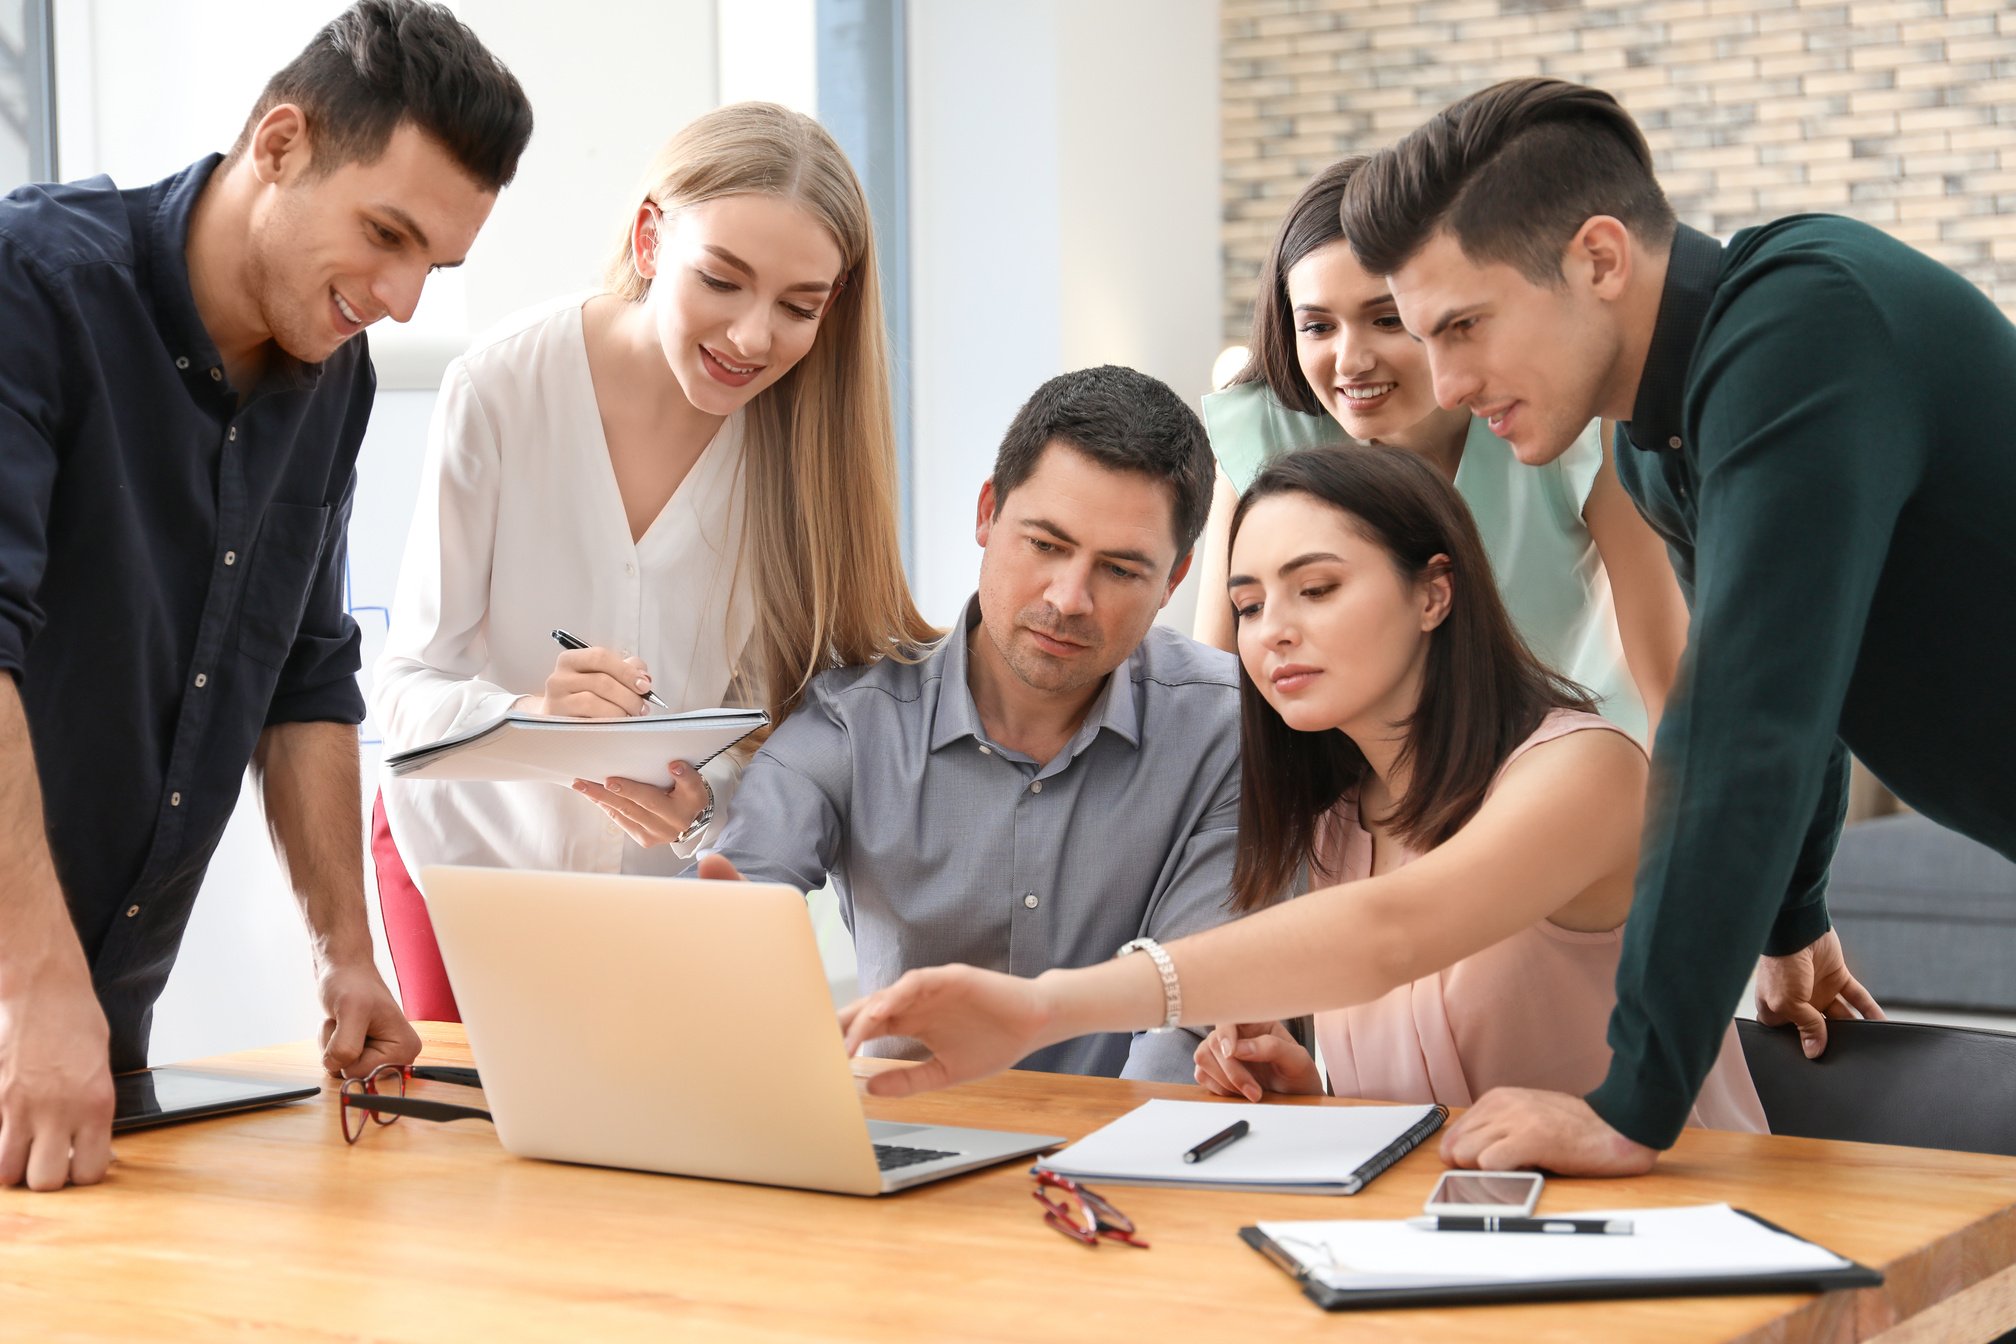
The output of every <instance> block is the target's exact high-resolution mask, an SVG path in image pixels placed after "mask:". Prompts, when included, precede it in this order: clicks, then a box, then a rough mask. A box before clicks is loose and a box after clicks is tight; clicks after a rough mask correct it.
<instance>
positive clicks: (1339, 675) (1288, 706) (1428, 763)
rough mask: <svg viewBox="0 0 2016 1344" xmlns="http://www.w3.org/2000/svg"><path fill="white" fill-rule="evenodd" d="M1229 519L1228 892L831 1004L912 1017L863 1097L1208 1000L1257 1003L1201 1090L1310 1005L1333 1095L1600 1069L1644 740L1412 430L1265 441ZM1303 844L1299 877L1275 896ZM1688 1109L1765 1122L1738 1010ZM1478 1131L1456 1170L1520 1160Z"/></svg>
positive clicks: (1288, 1060) (899, 1092) (1263, 1066)
mask: <svg viewBox="0 0 2016 1344" xmlns="http://www.w3.org/2000/svg"><path fill="white" fill-rule="evenodd" d="M1232 528H1233V541H1232V547H1231V552H1230V553H1231V557H1232V563H1231V571H1232V572H1231V576H1230V581H1229V584H1228V588H1229V591H1230V593H1231V597H1232V603H1233V606H1234V607H1235V609H1236V614H1237V619H1238V642H1239V656H1240V661H1241V663H1242V665H1243V667H1244V672H1245V677H1244V702H1243V714H1244V719H1243V723H1242V747H1243V756H1244V760H1243V765H1242V770H1243V775H1242V796H1241V798H1240V816H1239V854H1238V859H1237V863H1236V868H1235V871H1234V874H1233V884H1234V893H1233V897H1232V899H1233V902H1234V904H1235V905H1236V906H1237V907H1238V908H1239V909H1240V910H1242V911H1250V912H1251V913H1250V914H1247V915H1246V917H1245V918H1243V919H1236V920H1233V921H1232V922H1231V923H1229V924H1225V925H1223V926H1221V927H1219V928H1215V929H1211V930H1208V931H1207V932H1204V933H1200V934H1195V935H1192V936H1191V937H1188V938H1184V939H1181V940H1180V941H1177V942H1173V943H1171V944H1169V945H1168V946H1167V947H1159V946H1153V945H1144V944H1151V942H1152V940H1136V941H1135V942H1134V943H1130V944H1129V945H1128V946H1127V947H1126V948H1124V949H1122V951H1123V952H1127V951H1134V950H1136V949H1137V948H1139V950H1140V951H1141V953H1142V955H1137V956H1124V955H1123V956H1120V957H1117V958H1115V959H1114V960H1112V961H1108V962H1103V963H1100V964H1098V965H1093V966H1084V967H1077V968H1073V969H1068V970H1066V969H1058V970H1052V971H1046V972H1044V973H1043V974H1042V975H1039V976H1037V977H1035V978H1034V979H1023V978H1019V977H1016V976H1011V975H1002V974H999V973H996V972H993V971H983V970H979V969H977V968H975V967H971V966H933V967H929V968H927V969H921V970H913V971H911V972H909V973H908V974H906V975H905V976H903V978H902V979H900V980H898V981H897V982H896V983H895V984H893V985H891V986H889V987H888V988H886V989H883V990H880V991H878V992H877V993H875V994H872V995H869V996H868V997H867V998H865V999H862V1000H859V1001H857V1002H855V1003H853V1004H850V1005H849V1006H848V1007H847V1008H845V1009H843V1010H842V1011H841V1024H842V1026H843V1027H844V1029H845V1030H846V1033H847V1045H848V1047H849V1049H858V1048H859V1047H860V1046H861V1045H862V1044H864V1043H865V1042H867V1041H870V1040H874V1039H877V1038H879V1037H882V1036H905V1037H910V1038H912V1039H914V1040H918V1041H921V1042H922V1043H923V1044H924V1046H925V1047H926V1048H927V1049H929V1050H930V1052H931V1058H930V1059H928V1060H926V1061H924V1062H923V1063H922V1064H920V1065H919V1066H917V1067H916V1068H912V1069H900V1070H891V1071H889V1072H886V1073H881V1074H877V1075H876V1076H875V1077H874V1078H872V1079H870V1080H869V1083H868V1090H869V1091H870V1092H871V1093H873V1094H875V1095H877V1096H904V1095H908V1094H909V1093H912V1092H918V1091H923V1090H925V1089H928V1088H933V1087H944V1086H947V1085H949V1084H951V1083H958V1082H964V1081H966V1080H968V1079H971V1078H978V1077H982V1076H984V1075H986V1074H988V1073H992V1072H994V1071H996V1070H998V1069H1004V1068H1007V1067H1009V1066H1010V1065H1012V1064H1014V1063H1015V1061H1017V1060H1019V1059H1022V1058H1025V1057H1026V1056H1027V1055H1029V1054H1030V1052H1032V1051H1034V1050H1038V1049H1041V1048H1042V1047H1043V1046H1045V1045H1049V1044H1051V1043H1052V1042H1055V1041H1062V1040H1069V1039H1070V1038H1072V1037H1074V1036H1080V1035H1084V1034H1086V1033H1088V1032H1095V1031H1132V1030H1140V1029H1143V1028H1152V1027H1155V1026H1158V1025H1160V1026H1176V1025H1180V1024H1184V1023H1211V1022H1218V1023H1237V1022H1246V1023H1261V1024H1265V1025H1264V1026H1251V1027H1243V1028H1235V1027H1226V1028H1222V1029H1219V1030H1216V1031H1214V1032H1213V1034H1212V1036H1211V1037H1210V1039H1209V1040H1208V1042H1207V1049H1205V1050H1203V1051H1200V1053H1199V1059H1198V1067H1199V1076H1200V1077H1201V1078H1203V1079H1205V1080H1207V1081H1208V1082H1210V1083H1211V1084H1212V1085H1213V1086H1215V1087H1216V1088H1217V1089H1218V1090H1220V1091H1225V1092H1240V1093H1244V1094H1245V1095H1248V1096H1254V1095H1257V1094H1258V1092H1257V1090H1276V1091H1304V1090H1306V1091H1321V1090H1322V1088H1323V1080H1322V1079H1321V1078H1320V1077H1319V1076H1318V1074H1317V1072H1316V1067H1315V1064H1314V1061H1312V1060H1311V1059H1310V1057H1309V1055H1308V1053H1307V1052H1306V1051H1303V1050H1302V1049H1301V1048H1300V1047H1299V1046H1295V1045H1293V1043H1292V1042H1291V1041H1290V1040H1289V1039H1288V1038H1287V1035H1286V1033H1285V1032H1282V1031H1280V1030H1279V1029H1278V1028H1277V1027H1276V1025H1275V1023H1274V1019H1276V1018H1285V1017H1292V1016H1296V1015H1299V1014H1302V1013H1308V1012H1317V1013H1319V1014H1321V1015H1322V1016H1321V1022H1322V1027H1321V1029H1320V1037H1321V1039H1322V1041H1323V1043H1324V1045H1325V1047H1326V1048H1325V1052H1324V1053H1325V1057H1326V1061H1327V1062H1328V1064H1329V1065H1330V1068H1331V1070H1332V1082H1333V1083H1334V1084H1335V1085H1336V1090H1337V1091H1338V1092H1340V1093H1354V1092H1355V1093H1358V1094H1359V1095H1363V1096H1373V1097H1395V1098H1407V1099H1410V1100H1421V1101H1426V1100H1430V1099H1433V1100H1437V1101H1443V1102H1448V1103H1452V1104H1462V1103H1466V1102H1470V1101H1473V1100H1481V1094H1482V1093H1483V1092H1484V1091H1485V1090H1486V1089H1487V1088H1492V1087H1506V1086H1514V1087H1518V1088H1567V1089H1574V1090H1585V1089H1587V1088H1590V1087H1593V1086H1594V1085H1595V1084H1596V1082H1597V1081H1598V1080H1599V1079H1601V1077H1602V1076H1603V1073H1604V1067H1605V1063H1606V1061H1607V1057H1608V1049H1607V1046H1606V1045H1605V1043H1604V1032H1605V1026H1606V1022H1607V1019H1608V1018H1609V1015H1610V1012H1611V1009H1612V1007H1613V1004H1614V1000H1613V997H1612V992H1611V978H1612V975H1613V974H1614V972H1615V969H1616V966H1617V959H1618V954H1619V949H1620V946H1621V938H1620V930H1621V927H1622V925H1623V923H1624V918H1625V916H1626V914H1628V913H1629V910H1630V905H1631V883H1632V874H1633V870H1634V868H1635V867H1636V865H1637V860H1638V837H1639V828H1640V818H1641V815H1642V813H1643V811H1644V807H1645V788H1646V773H1647V772H1646V762H1645V756H1644V753H1643V752H1641V751H1640V750H1639V748H1638V746H1637V744H1636V743H1635V742H1633V741H1632V740H1631V739H1630V738H1628V737H1626V736H1625V735H1624V734H1622V733H1619V732H1617V731H1616V730H1614V729H1612V728H1611V727H1610V726H1609V725H1608V724H1607V723H1605V722H1604V721H1602V720H1600V719H1597V718H1595V717H1594V716H1593V715H1591V714H1590V712H1589V711H1590V708H1591V704H1590V701H1589V698H1588V696H1587V694H1586V693H1585V692H1583V691H1582V690H1581V688H1580V687H1577V686H1574V685H1572V684H1570V683H1567V682H1565V681H1563V680H1562V679H1561V678H1559V677H1558V676H1556V675H1555V674H1553V673H1552V672H1550V671H1548V670H1547V669H1546V667H1544V666H1543V665H1542V664H1540V663H1539V662H1538V661H1537V660H1535V658H1534V657H1533V655H1532V654H1531V653H1530V652H1529V651H1528V650H1527V649H1526V647H1525V646H1524V645H1523V644H1522V643H1520V641H1519V639H1518V637H1517V635H1515V634H1514V633H1513V629H1512V625H1511V621H1510V619H1509V618H1508V617H1507V616H1506V614H1505V608H1504V605H1503V603H1502V602H1501V601H1500V599H1499V597H1498V592H1497V587H1496V585H1495V584H1494V583H1493V582H1492V577H1491V571H1490V567H1489V562H1488V561H1487V560H1486V558H1485V556H1484V551H1483V548H1482V545H1481V543H1480V542H1479V541H1478V538H1477V530H1476V527H1475V525H1474V524H1473V523H1472V522H1471V519H1470V516H1469V514H1468V513H1467V512H1466V511H1465V509H1464V507H1463V504H1462V501H1461V500H1460V499H1459V498H1458V497H1457V495H1456V493H1455V490H1454V487H1452V486H1451V485H1450V484H1449V482H1448V481H1447V480H1446V479H1445V478H1443V477H1442V476H1441V475H1439V474H1438V473H1437V472H1436V471H1435V470H1434V468H1432V467H1430V466H1428V465H1427V464H1426V463H1425V462H1423V461H1422V460H1421V459H1420V458H1418V457H1416V456H1414V455H1413V454H1411V453H1408V452H1406V451H1404V450H1401V449H1391V448H1359V449H1353V450H1342V449H1324V448H1317V449H1311V450H1309V451H1306V452H1302V453H1293V454H1290V455H1288V456H1285V457H1282V458H1280V459H1278V460H1277V461H1275V462H1274V463H1273V464H1271V465H1270V466H1268V467H1267V468H1266V469H1265V470H1264V471H1263V472H1262V473H1261V474H1260V476H1259V477H1258V478H1256V479H1255V481H1254V482H1253V484H1252V486H1251V487H1250V488H1249V489H1248V490H1247V493H1246V496H1245V498H1244V500H1243V501H1242V502H1241V504H1240V506H1239V509H1238V512H1237V513H1236V515H1235V517H1234V521H1233V524H1232ZM1304 863H1307V864H1308V865H1309V867H1310V869H1311V870H1312V872H1313V873H1314V875H1315V879H1316V882H1315V885H1316V886H1317V887H1318V889H1317V890H1314V891H1311V892H1310V893H1309V894H1308V895H1306V896H1301V897H1298V898H1296V899H1294V900H1280V899H1279V897H1280V896H1281V895H1282V894H1283V893H1285V892H1286V891H1288V889H1289V887H1290V885H1291V883H1292V882H1293V880H1294V877H1295V875H1296V872H1297V870H1298V868H1299V867H1300V866H1301V865H1303V864H1304ZM1261 907H1265V908H1261ZM1256 1089H1257V1090H1256ZM1696 1116H1697V1118H1698V1119H1700V1120H1703V1121H1706V1122H1708V1123H1712V1124H1716V1125H1721V1126H1727V1127H1731V1128H1743V1129H1753V1130H1761V1129H1763V1128H1764V1118H1763V1112H1762V1108H1761V1107H1760V1106H1759V1105H1758V1102H1757V1096H1756V1093H1755V1091H1754V1089H1752V1087H1751V1086H1750V1079H1749V1075H1748V1074H1747V1073H1746V1072H1745V1070H1744V1067H1743V1060H1742V1056H1741V1054H1740V1052H1739V1050H1738V1048H1737V1046H1736V1039H1735V1033H1734V1032H1733V1031H1731V1032H1730V1033H1729V1034H1728V1036H1727V1037H1726V1038H1725V1040H1724V1043H1723V1048H1722V1052H1721V1055H1720V1058H1719V1060H1718V1062H1717V1064H1716V1066H1715V1069H1714V1071H1713V1073H1712V1075H1711V1077H1710V1080H1709V1084H1708V1086H1707V1088H1706V1089H1705V1090H1704V1092H1703V1095H1702V1101H1701V1103H1700V1105H1699V1107H1698V1108H1697V1111H1696ZM1486 1137H1487V1138H1488V1139H1489V1140H1490V1141H1488V1142H1485V1143H1482V1144H1480V1145H1476V1146H1475V1147H1473V1148H1472V1149H1470V1150H1466V1151H1465V1152H1464V1153H1462V1154H1461V1155H1460V1160H1461V1161H1462V1162H1463V1164H1464V1165H1473V1164H1474V1165H1479V1166H1484V1167H1493V1168H1508V1167H1517V1166H1522V1165H1529V1164H1530V1163H1531V1162H1532V1160H1533V1157H1532V1155H1531V1154H1530V1153H1529V1152H1528V1151H1527V1150H1525V1149H1524V1148H1523V1147H1522V1146H1521V1145H1520V1143H1519V1142H1518V1141H1516V1139H1513V1138H1505V1137H1503V1136H1500V1137H1497V1138H1491V1137H1490V1136H1488V1135H1487V1136H1486ZM1635 1147H1636V1146H1635V1145H1631V1144H1628V1143H1627V1142H1626V1141H1624V1140H1622V1139H1619V1140H1618V1142H1617V1144H1615V1145H1612V1146H1610V1147H1609V1148H1605V1149H1600V1150H1599V1149H1594V1148H1592V1149H1591V1150H1590V1151H1588V1152H1586V1153H1582V1154H1578V1170H1587V1171H1589V1172H1590V1173H1592V1174H1607V1175H1628V1174H1634V1173H1637V1172H1642V1171H1644V1170H1645V1168H1646V1166H1647V1165H1648V1164H1647V1162H1646V1161H1645V1159H1644V1154H1643V1151H1642V1150H1638V1151H1633V1149H1635ZM1444 1156H1445V1157H1446V1158H1449V1159H1451V1160H1459V1155H1458V1154H1455V1153H1453V1152H1451V1151H1450V1150H1449V1149H1448V1148H1447V1146H1446V1145H1445V1147H1444Z"/></svg>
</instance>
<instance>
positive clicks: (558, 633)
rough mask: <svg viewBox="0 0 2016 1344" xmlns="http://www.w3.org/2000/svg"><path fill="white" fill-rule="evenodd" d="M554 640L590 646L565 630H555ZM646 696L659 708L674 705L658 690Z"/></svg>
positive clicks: (568, 646) (570, 646)
mask: <svg viewBox="0 0 2016 1344" xmlns="http://www.w3.org/2000/svg"><path fill="white" fill-rule="evenodd" d="M553 642H554V643H555V644H558V645H559V646H560V647H561V648H563V649H585V648H587V647H588V644H587V641H585V640H582V639H577V638H575V637H574V636H573V635H570V634H568V633H567V632H566V631H565V630H555V631H553ZM644 698H645V699H646V700H648V701H650V702H651V703H652V704H654V705H656V706H658V708H660V709H664V710H669V709H671V708H672V706H670V705H668V704H666V703H665V702H664V701H663V700H660V699H659V698H658V692H656V691H646V692H644Z"/></svg>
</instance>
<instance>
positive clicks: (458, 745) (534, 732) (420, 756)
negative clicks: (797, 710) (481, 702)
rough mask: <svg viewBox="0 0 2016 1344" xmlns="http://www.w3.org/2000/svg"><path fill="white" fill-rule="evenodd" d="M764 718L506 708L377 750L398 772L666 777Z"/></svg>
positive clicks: (747, 713) (665, 780)
mask: <svg viewBox="0 0 2016 1344" xmlns="http://www.w3.org/2000/svg"><path fill="white" fill-rule="evenodd" d="M768 722H770V716H769V715H768V714H766V713H764V712H763V711H762V710H760V709H695V710H688V711H687V712H686V713H683V714H646V715H642V716H640V717H637V718H630V719H567V718H554V717H549V716H546V715H541V714H515V713H514V714H506V715H504V716H503V717H502V718H500V719H496V720H493V721H492V722H490V723H486V724H484V725H483V726H481V727H479V728H475V729H472V730H470V731H469V732H466V733H462V734H459V735H457V736H455V737H450V738H444V739H442V740H441V741H439V742H430V743H428V744H427V745H426V746H424V747H415V748H413V749H412V750H411V751H402V752H399V753H397V754H395V755H392V756H388V757H386V758H385V765H386V767H387V768H388V769H389V770H391V772H392V773H393V774H394V775H395V776H398V777H399V778H402V779H487V780H506V781H509V780H543V781H546V782H549V783H554V784H571V783H573V782H574V781H575V780H577V779H589V780H594V781H595V782H597V783H600V782H601V781H603V780H605V779H609V778H612V777H614V778H621V779H635V780H639V781H641V782H643V783H645V784H653V785H656V786H657V787H659V788H661V789H662V788H668V787H670V786H671V783H672V772H671V768H670V767H671V763H672V762H673V761H685V762H687V763H688V764H691V765H705V764H706V763H707V762H708V761H711V760H713V759H714V758H715V757H716V756H718V755H720V754H721V753H722V752H724V751H726V750H727V749H728V748H730V747H732V746H734V745H735V744H736V743H737V742H740V741H741V740H742V739H743V738H745V737H747V736H749V734H751V733H753V732H755V731H756V730H757V729H759V728H761V727H763V725H765V724H766V723H768Z"/></svg>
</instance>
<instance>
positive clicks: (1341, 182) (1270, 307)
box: [1232, 154, 1365, 415]
mask: <svg viewBox="0 0 2016 1344" xmlns="http://www.w3.org/2000/svg"><path fill="white" fill-rule="evenodd" d="M1364 163H1365V157H1364V156H1363V155H1362V154H1361V155H1356V156H1353V157H1352V158H1348V159H1339V160H1338V161H1337V162H1335V163H1333V164H1331V165H1330V166H1329V167H1328V168H1325V169H1324V170H1323V171H1322V172H1320V173H1318V174H1316V176H1315V177H1313V178H1311V179H1309V185H1308V186H1306V187H1304V188H1302V194H1301V195H1300V196H1297V197H1296V198H1295V204H1293V205H1291V206H1289V207H1288V215H1287V217H1286V218H1285V219H1283V220H1282V221H1281V228H1280V229H1279V231H1277V232H1276V233H1275V235H1274V246H1273V247H1271V248H1269V249H1268V251H1267V260H1266V262H1265V264H1263V265H1262V266H1261V267H1260V284H1259V288H1258V290H1257V291H1256V292H1255V293H1254V295H1253V335H1252V337H1251V338H1250V339H1249V340H1248V341H1247V350H1248V352H1249V353H1248V354H1247V356H1246V367H1245V368H1243V369H1241V370H1239V374H1238V376H1237V377H1235V378H1234V379H1233V380H1232V385H1233V386H1235V387H1236V386H1238V385H1239V384H1241V383H1265V384H1267V390H1268V391H1270V392H1272V393H1273V394H1274V400H1276V401H1278V402H1280V403H1281V404H1282V405H1283V406H1286V407H1287V408H1288V409H1289V410H1291V411H1300V412H1302V413H1303V414H1304V415H1324V414H1326V412H1325V411H1324V409H1323V403H1322V402H1320V401H1318V400H1317V399H1316V393H1315V392H1314V391H1312V390H1311V389H1310V387H1309V380H1308V379H1306V378H1304V377H1303V376H1302V365H1301V363H1300V362H1299V361H1298V360H1297V359H1296V357H1295V313H1294V311H1293V310H1292V309H1291V308H1290V307H1289V306H1288V272H1290V271H1292V270H1294V269H1295V266H1296V264H1297V263H1298V262H1300V261H1301V260H1302V258H1304V257H1306V256H1308V255H1309V254H1310V253H1311V252H1314V251H1315V250H1316V249H1317V248H1319V247H1325V246H1328V245H1329V244H1331V243H1334V242H1338V241H1340V240H1341V239H1342V238H1343V237H1344V226H1343V224H1342V223H1341V222H1340V220H1339V218H1338V216H1339V213H1340V211H1341V209H1342V206H1343V202H1344V187H1345V184H1347V183H1348V182H1350V181H1351V175H1352V174H1353V173H1355V172H1357V171H1358V169H1359V168H1360V167H1361V166H1363V165H1364Z"/></svg>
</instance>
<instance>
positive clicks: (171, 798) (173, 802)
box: [168, 793, 182, 807]
mask: <svg viewBox="0 0 2016 1344" xmlns="http://www.w3.org/2000/svg"><path fill="white" fill-rule="evenodd" d="M168 806H170V807H180V806H182V795H181V794H180V793H171V794H169V795H168Z"/></svg>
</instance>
